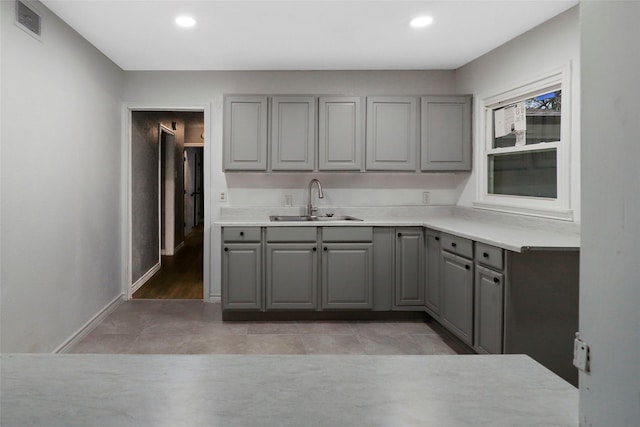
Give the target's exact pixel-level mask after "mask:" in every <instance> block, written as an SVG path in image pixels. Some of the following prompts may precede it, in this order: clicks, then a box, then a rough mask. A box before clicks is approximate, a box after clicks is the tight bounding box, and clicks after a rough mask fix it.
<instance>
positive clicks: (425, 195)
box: [422, 191, 431, 205]
mask: <svg viewBox="0 0 640 427" xmlns="http://www.w3.org/2000/svg"><path fill="white" fill-rule="evenodd" d="M429 203H431V193H430V192H429V191H423V192H422V204H423V205H428V204H429Z"/></svg>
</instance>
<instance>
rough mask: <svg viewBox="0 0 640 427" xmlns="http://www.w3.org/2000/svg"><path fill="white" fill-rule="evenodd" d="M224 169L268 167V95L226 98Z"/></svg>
mask: <svg viewBox="0 0 640 427" xmlns="http://www.w3.org/2000/svg"><path fill="white" fill-rule="evenodd" d="M223 145H224V169H225V170H260V171H265V170H267V97H266V96H227V97H225V98H224V144H223Z"/></svg>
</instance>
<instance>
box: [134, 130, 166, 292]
mask: <svg viewBox="0 0 640 427" xmlns="http://www.w3.org/2000/svg"><path fill="white" fill-rule="evenodd" d="M163 132H164V133H166V134H168V135H171V136H173V140H174V143H175V138H176V132H175V131H174V130H173V129H170V128H168V127H167V126H165V125H163V124H162V123H158V243H159V249H160V261H159V264H160V266H162V255H173V254H174V251H175V219H174V218H175V209H176V202H175V191H173V194H172V192H171V191H169V190H173V189H172V188H171V189H170V188H168V187H167V185H166V184H167V182H166V181H167V173H168V172H172V171H169V170H167V164H168V160H169V156H168V154H169V152H170V148H169V146H167V145H166V144H163V143H162V133H163ZM163 158H164V160H165V161H164V162H163V161H162V159H163ZM163 171H164V182H163V180H162V176H163ZM174 187H175V180H174ZM163 199H164V206H162V201H163ZM170 201H173V203H170ZM163 209H164V218H163V215H162V212H163ZM163 227H164V237H163V236H162V228H163ZM132 231H133V230H132ZM163 246H164V249H162V247H163ZM132 290H133V289H132Z"/></svg>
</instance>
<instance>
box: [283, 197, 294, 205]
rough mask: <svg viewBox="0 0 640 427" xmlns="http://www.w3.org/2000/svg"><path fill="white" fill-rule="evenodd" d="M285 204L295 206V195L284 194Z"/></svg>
mask: <svg viewBox="0 0 640 427" xmlns="http://www.w3.org/2000/svg"><path fill="white" fill-rule="evenodd" d="M284 205H285V206H286V207H291V206H293V195H291V194H285V195H284Z"/></svg>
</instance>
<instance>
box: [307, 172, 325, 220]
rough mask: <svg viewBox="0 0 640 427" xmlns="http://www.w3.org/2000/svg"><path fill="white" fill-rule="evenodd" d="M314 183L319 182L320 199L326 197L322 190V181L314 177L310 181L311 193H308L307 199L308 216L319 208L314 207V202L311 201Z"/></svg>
mask: <svg viewBox="0 0 640 427" xmlns="http://www.w3.org/2000/svg"><path fill="white" fill-rule="evenodd" d="M314 183H316V184H318V197H319V198H320V199H324V193H323V192H322V184H320V181H318V180H317V179H316V178H313V179H312V180H311V181H310V182H309V195H308V196H309V197H308V199H307V215H308V216H313V214H314V213H315V212H317V211H318V208H315V207H313V204H312V203H311V187H313V184H314Z"/></svg>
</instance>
